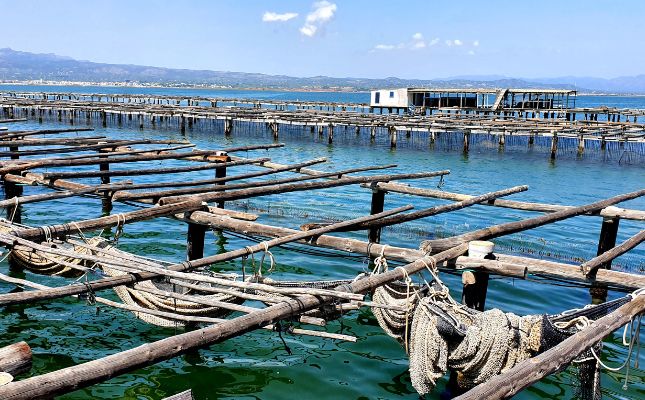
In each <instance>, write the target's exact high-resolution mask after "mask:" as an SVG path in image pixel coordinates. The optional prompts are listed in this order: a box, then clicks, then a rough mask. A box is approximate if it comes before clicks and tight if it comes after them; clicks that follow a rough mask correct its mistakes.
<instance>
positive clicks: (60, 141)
mask: <svg viewBox="0 0 645 400" xmlns="http://www.w3.org/2000/svg"><path fill="white" fill-rule="evenodd" d="M100 141H110V140H108V139H106V137H105V136H79V137H75V138H55V139H49V138H48V139H23V140H18V139H15V140H8V141H0V147H8V146H9V145H10V144H12V145H15V146H19V147H31V146H58V145H73V144H79V145H85V144H96V143H98V142H100ZM112 141H115V142H116V141H117V140H112Z"/></svg>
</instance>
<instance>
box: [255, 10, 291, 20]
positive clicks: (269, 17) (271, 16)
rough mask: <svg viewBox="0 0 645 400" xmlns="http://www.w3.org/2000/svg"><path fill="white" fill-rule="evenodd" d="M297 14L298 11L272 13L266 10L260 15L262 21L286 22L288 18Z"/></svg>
mask: <svg viewBox="0 0 645 400" xmlns="http://www.w3.org/2000/svg"><path fill="white" fill-rule="evenodd" d="M297 16H298V13H291V12H288V13H284V14H278V13H274V12H271V11H267V12H265V13H264V15H262V21H263V22H286V21H289V20H290V19H294V18H296V17H297Z"/></svg>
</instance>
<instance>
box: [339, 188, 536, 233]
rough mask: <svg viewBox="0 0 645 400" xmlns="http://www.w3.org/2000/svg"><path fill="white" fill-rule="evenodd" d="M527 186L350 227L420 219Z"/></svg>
mask: <svg viewBox="0 0 645 400" xmlns="http://www.w3.org/2000/svg"><path fill="white" fill-rule="evenodd" d="M528 188H529V187H528V186H514V187H512V188H508V189H503V190H498V191H495V192H490V193H485V194H482V195H479V196H473V197H471V198H469V199H466V200H462V201H458V202H455V203H451V204H444V205H441V206H435V207H430V208H425V209H423V210H418V211H414V212H411V213H407V214H401V215H397V216H394V217H390V218H383V219H381V220H378V221H372V222H368V223H364V224H361V225H357V226H354V227H352V228H351V229H352V230H359V229H371V228H375V227H379V228H382V227H385V226H392V225H397V224H401V223H404V222H409V221H414V220H417V219H421V218H426V217H430V216H432V215H437V214H442V213H446V212H450V211H455V210H460V209H462V208H466V207H470V206H473V205H475V204H479V203H482V202H484V201H490V200H492V199H495V198H497V197H502V196H509V195H511V194H514V193H519V192H524V191H526V190H528Z"/></svg>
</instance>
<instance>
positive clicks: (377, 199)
mask: <svg viewBox="0 0 645 400" xmlns="http://www.w3.org/2000/svg"><path fill="white" fill-rule="evenodd" d="M385 193H387V192H385V191H383V190H379V189H377V188H375V187H372V204H371V207H370V215H374V214H378V213H381V212H383V207H384V205H385ZM367 239H368V241H369V242H370V243H379V242H380V241H381V228H378V227H377V228H370V229H369V230H368V231H367Z"/></svg>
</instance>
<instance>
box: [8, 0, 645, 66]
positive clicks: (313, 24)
mask: <svg viewBox="0 0 645 400" xmlns="http://www.w3.org/2000/svg"><path fill="white" fill-rule="evenodd" d="M0 10H2V11H1V12H0V21H1V22H0V48H1V47H11V48H13V49H15V50H23V51H31V52H40V53H56V54H60V55H67V56H71V57H74V58H77V59H84V60H90V61H97V62H110V63H125V64H143V65H154V66H163V67H174V68H190V69H210V70H226V71H243V72H261V73H269V74H284V75H292V76H314V75H328V76H339V77H346V76H355V77H371V78H376V77H388V76H398V77H405V78H422V79H425V78H428V79H429V78H441V77H450V76H459V75H505V76H513V77H529V78H538V77H555V76H567V75H575V76H597V77H616V76H622V75H637V74H642V73H645V1H644V0H633V1H628V0H624V1H621V0H616V1H600V0H598V1H594V0H586V1H574V0H571V1H566V0H560V1H551V0H542V1H519V0H515V1H501V0H500V1H496V0H489V1H468V0H461V1H392V0H388V1H379V0H371V1H369V0H335V1H333V0H329V1H319V2H313V1H293V0H291V1H290V0H287V1H259V0H253V1H250V0H249V1H239V0H238V1H224V0H223V1H206V0H193V1H191V0H184V1H176V0H175V1H165V0H156V1H149V0H139V1H134V0H129V1H121V0H113V1H107V0H105V1H101V0H95V1H90V0H85V1H80V0H56V1H29V0H22V1H16V0H0Z"/></svg>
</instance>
